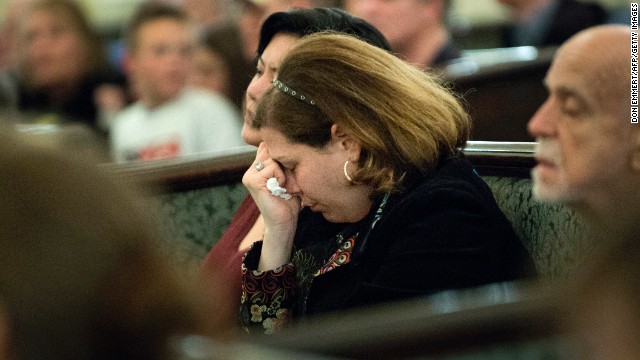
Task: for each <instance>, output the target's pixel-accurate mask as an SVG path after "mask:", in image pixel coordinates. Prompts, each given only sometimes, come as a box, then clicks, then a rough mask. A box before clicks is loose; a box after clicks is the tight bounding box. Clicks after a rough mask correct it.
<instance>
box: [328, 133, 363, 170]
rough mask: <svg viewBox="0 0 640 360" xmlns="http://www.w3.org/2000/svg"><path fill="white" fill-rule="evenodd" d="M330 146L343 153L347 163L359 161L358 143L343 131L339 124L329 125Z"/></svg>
mask: <svg viewBox="0 0 640 360" xmlns="http://www.w3.org/2000/svg"><path fill="white" fill-rule="evenodd" d="M331 144H332V145H333V146H335V147H336V148H337V149H339V150H342V151H345V152H346V153H347V156H348V160H349V161H352V162H355V161H358V159H360V142H359V141H357V140H356V139H355V138H354V137H353V136H352V135H351V134H349V133H348V132H346V131H344V128H343V127H342V126H340V125H339V124H333V125H331Z"/></svg>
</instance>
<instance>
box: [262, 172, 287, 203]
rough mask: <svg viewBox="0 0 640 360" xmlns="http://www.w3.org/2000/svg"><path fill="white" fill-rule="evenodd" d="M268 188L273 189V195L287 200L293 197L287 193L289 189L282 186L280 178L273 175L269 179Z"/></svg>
mask: <svg viewBox="0 0 640 360" xmlns="http://www.w3.org/2000/svg"><path fill="white" fill-rule="evenodd" d="M267 189H268V190H269V191H271V195H273V196H279V197H281V198H283V199H285V200H289V199H291V195H289V194H287V189H285V188H281V187H280V184H279V183H278V179H276V178H274V177H272V178H269V180H267Z"/></svg>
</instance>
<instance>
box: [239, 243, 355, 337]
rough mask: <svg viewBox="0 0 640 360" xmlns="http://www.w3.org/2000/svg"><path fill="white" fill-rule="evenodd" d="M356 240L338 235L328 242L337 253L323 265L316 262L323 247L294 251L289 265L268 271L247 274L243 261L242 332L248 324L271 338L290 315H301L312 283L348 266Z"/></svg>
mask: <svg viewBox="0 0 640 360" xmlns="http://www.w3.org/2000/svg"><path fill="white" fill-rule="evenodd" d="M357 237H358V233H356V234H353V235H352V236H350V237H349V238H348V239H346V240H345V239H344V236H343V235H342V233H341V234H338V235H337V236H336V237H335V238H333V239H332V240H331V243H332V244H333V245H334V246H335V247H337V250H336V251H335V252H334V253H333V254H331V255H330V256H329V258H328V259H327V260H326V261H324V262H322V261H318V259H322V250H324V249H326V248H327V247H326V245H325V244H319V245H321V246H313V247H312V248H306V249H304V251H303V250H297V251H295V252H294V256H293V260H292V262H290V263H288V264H286V265H284V266H281V267H279V268H277V269H275V270H272V271H258V270H249V269H247V266H246V265H245V262H244V261H243V263H242V277H243V279H244V282H243V284H242V290H243V291H242V299H241V303H242V306H241V314H240V315H241V317H242V319H243V324H244V325H245V330H246V331H247V332H250V329H249V328H248V327H247V324H252V325H254V326H260V327H262V330H263V331H264V332H265V333H266V334H271V333H273V332H276V331H277V330H279V329H280V328H282V327H284V326H287V325H288V324H289V323H290V321H291V316H292V313H291V312H292V311H295V312H296V313H301V314H304V313H305V309H304V308H305V301H306V296H307V295H308V291H309V289H310V287H311V283H312V282H313V279H314V278H315V277H317V276H320V275H323V274H325V273H327V272H329V271H331V270H333V269H335V268H337V267H339V266H342V265H345V264H347V263H349V261H350V260H351V253H352V251H353V247H354V244H355V241H356V238H357ZM254 246H262V244H261V243H257V244H256V245H254ZM253 250H254V251H257V250H258V249H253ZM296 291H297V292H298V294H295V292H296ZM295 295H298V296H295ZM294 309H295V310H294ZM246 320H249V321H246Z"/></svg>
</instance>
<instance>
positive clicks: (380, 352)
mask: <svg viewBox="0 0 640 360" xmlns="http://www.w3.org/2000/svg"><path fill="white" fill-rule="evenodd" d="M534 147H535V144H534V143H514V142H509V143H507V142H477V141H470V142H469V143H468V144H467V146H466V148H465V149H464V152H465V154H466V155H467V157H468V158H469V159H470V161H471V162H472V163H473V164H474V166H475V167H476V170H477V171H478V173H479V175H480V176H481V177H482V178H483V179H484V180H485V181H486V182H487V183H488V184H489V186H490V187H491V188H492V190H493V192H494V195H495V197H496V200H497V202H498V204H499V206H500V207H501V208H502V209H503V211H504V212H505V214H506V215H507V217H508V218H509V219H510V220H511V222H512V224H513V225H514V228H515V230H516V232H517V233H518V234H519V235H520V237H521V239H522V241H523V242H524V243H525V245H526V246H527V248H528V249H529V251H531V253H532V254H533V257H534V260H535V262H536V266H537V268H538V271H539V273H540V274H541V279H543V280H545V281H541V282H534V283H519V282H514V283H500V284H492V285H488V286H484V287H479V288H475V289H466V290H458V291H447V292H443V293H438V294H435V295H433V296H429V297H424V298H418V299H413V300H408V301H404V302H399V303H389V304H384V305H380V306H376V307H371V308H367V309H359V310H356V311H353V312H349V313H340V314H328V315H326V316H322V317H318V318H315V319H309V320H308V321H303V322H300V323H298V324H296V325H295V326H294V327H293V328H290V329H286V330H285V331H284V332H282V333H281V334H278V335H276V336H272V337H255V338H253V337H252V338H249V339H247V340H246V342H241V343H232V344H227V345H224V346H223V347H224V351H225V353H226V354H234V356H235V357H234V358H238V359H240V358H243V357H242V356H241V355H237V354H247V353H248V354H254V355H255V354H262V352H261V351H263V352H264V354H266V353H267V352H270V351H273V352H275V353H276V354H283V355H282V356H284V358H287V356H288V357H289V358H297V357H296V356H302V357H303V358H341V359H343V358H351V359H409V358H437V359H451V360H454V359H455V360H468V359H485V360H486V359H518V358H521V359H528V360H531V359H557V358H561V357H560V356H561V355H562V354H563V353H564V352H565V351H566V350H567V348H568V343H567V339H566V338H565V337H564V335H563V334H562V332H561V331H560V330H559V327H558V322H557V320H558V319H559V314H558V313H557V311H558V310H557V299H556V295H555V293H554V291H553V288H552V286H551V285H550V284H553V282H552V281H546V280H553V279H557V278H564V277H566V276H568V275H570V274H571V273H572V271H573V270H574V269H575V266H576V264H577V263H578V259H579V257H580V254H581V252H582V250H583V249H584V248H585V247H586V244H584V243H583V241H584V240H583V237H582V233H583V227H582V225H581V223H580V221H579V220H578V219H577V218H576V216H575V214H573V213H572V212H571V211H569V210H568V209H566V208H565V207H563V206H552V205H545V204H540V203H538V202H536V201H534V200H533V199H532V197H531V179H530V171H531V168H532V166H533V165H534V160H533V152H534ZM215 155H217V156H214V157H211V156H207V155H202V156H193V157H189V158H183V159H176V160H166V161H159V162H150V163H139V164H128V165H105V166H108V167H111V168H112V169H113V170H114V171H117V172H119V173H121V174H123V175H125V176H130V177H132V178H134V179H137V181H141V182H142V183H143V184H146V185H147V186H149V187H151V188H152V189H155V190H156V191H155V192H153V193H152V196H151V197H152V198H153V200H154V201H158V208H159V209H160V212H161V213H162V214H163V215H164V217H165V219H166V220H167V221H166V222H167V223H169V224H171V226H169V228H171V231H173V232H172V233H171V236H170V237H171V238H172V241H173V242H172V244H169V246H171V247H172V248H174V249H175V254H176V256H177V257H179V258H180V259H179V260H180V261H182V262H184V263H185V264H186V265H187V266H193V267H195V266H197V264H198V263H199V261H200V260H201V259H202V257H204V255H205V254H206V253H207V251H208V250H209V248H210V247H211V246H212V245H213V244H214V242H215V241H216V239H217V237H219V234H221V232H222V231H223V230H224V228H225V227H226V224H227V223H228V221H229V220H230V218H231V216H232V215H233V213H234V212H235V208H236V207H237V205H238V204H239V203H240V202H241V201H242V199H243V198H244V197H245V196H246V190H244V188H243V186H242V184H241V183H240V179H241V177H242V174H243V173H244V171H245V170H246V169H247V168H248V167H249V166H250V165H251V163H252V161H253V158H254V156H255V148H253V147H246V148H237V149H232V150H228V151H225V152H219V153H216V154H215ZM215 349H217V351H218V353H219V351H220V349H221V347H216V346H213V347H212V348H210V350H212V351H214V350H215ZM214 352H215V351H214ZM209 355H210V356H209V357H201V358H203V359H216V358H219V357H216V356H214V354H211V353H210V354H209ZM245 358H250V356H249V357H245ZM274 358H277V356H275V357H274Z"/></svg>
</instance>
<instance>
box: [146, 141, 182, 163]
mask: <svg viewBox="0 0 640 360" xmlns="http://www.w3.org/2000/svg"><path fill="white" fill-rule="evenodd" d="M178 155H180V144H179V143H178V142H176V141H172V142H168V143H164V144H159V145H151V146H147V147H145V148H142V149H141V150H140V152H139V153H138V159H140V160H159V159H170V158H174V157H177V156H178Z"/></svg>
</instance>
